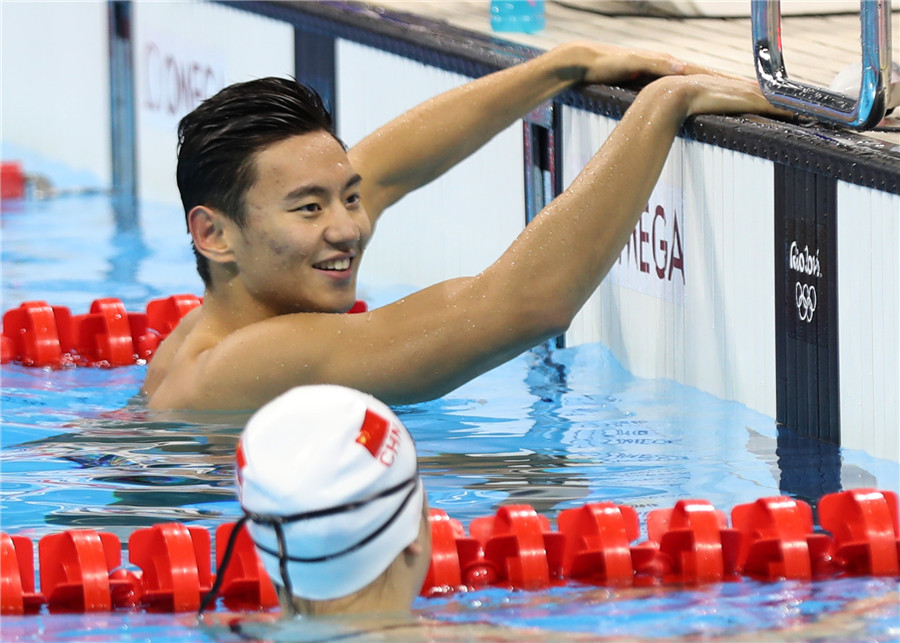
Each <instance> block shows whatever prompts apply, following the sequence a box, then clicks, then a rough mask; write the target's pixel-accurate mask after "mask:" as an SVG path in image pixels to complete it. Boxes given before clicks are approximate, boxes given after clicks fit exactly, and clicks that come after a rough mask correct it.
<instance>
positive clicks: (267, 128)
mask: <svg viewBox="0 0 900 643" xmlns="http://www.w3.org/2000/svg"><path fill="white" fill-rule="evenodd" d="M317 131H325V132H328V133H329V134H331V135H332V136H334V138H335V140H338V142H340V139H338V138H337V135H336V134H335V132H334V122H333V119H332V117H331V114H329V113H328V110H327V109H326V108H325V105H324V103H323V101H322V98H321V97H320V96H319V94H317V93H316V92H315V90H313V89H311V88H309V87H306V86H305V85H303V84H301V83H299V82H297V81H296V80H294V79H292V78H276V77H267V78H260V79H257V80H251V81H247V82H243V83H236V84H234V85H229V86H228V87H226V88H225V89H223V90H221V91H220V92H218V93H217V94H215V95H213V96H211V97H210V98H208V99H206V100H205V101H203V102H202V103H201V104H200V105H199V106H198V107H197V108H196V109H194V110H193V111H192V112H190V113H189V114H187V115H186V116H185V117H184V118H182V119H181V121H180V122H179V124H178V167H177V170H176V178H177V181H178V190H179V192H180V193H181V203H182V205H183V206H184V213H185V220H187V215H188V213H189V212H190V211H191V209H192V208H194V207H195V206H197V205H205V206H207V207H211V208H215V209H216V210H219V211H220V212H222V213H223V214H224V215H225V216H227V217H228V218H229V219H231V220H233V221H234V222H235V223H237V224H238V225H239V226H241V227H243V226H244V225H245V224H246V208H245V205H246V204H245V196H246V194H247V191H248V190H249V189H250V188H251V187H252V186H253V184H254V183H255V182H256V178H257V176H256V167H255V163H254V159H255V156H256V154H257V153H258V152H260V151H262V150H263V149H264V148H266V147H268V146H270V145H272V144H274V143H277V142H279V141H282V140H285V139H287V138H290V137H292V136H296V135H300V134H308V133H311V132H317ZM341 144H342V145H343V143H341ZM194 256H195V257H196V259H197V272H199V273H200V277H201V278H202V279H203V282H204V284H206V285H207V286H209V285H210V272H209V262H208V261H207V259H206V257H204V256H203V255H202V254H200V253H199V252H197V249H196V248H194Z"/></svg>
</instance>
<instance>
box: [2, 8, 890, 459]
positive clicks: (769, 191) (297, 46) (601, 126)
mask: <svg viewBox="0 0 900 643" xmlns="http://www.w3.org/2000/svg"><path fill="white" fill-rule="evenodd" d="M2 11H3V33H2V36H3V45H2V46H3V69H2V77H3V93H2V110H3V112H2V113H3V133H2V138H3V141H4V142H10V143H15V144H17V145H21V146H23V147H26V148H28V149H33V150H35V151H37V152H39V153H43V154H46V155H48V156H52V157H53V158H55V159H58V160H60V161H63V162H65V163H67V164H69V165H71V166H73V167H76V168H79V169H85V170H88V171H90V172H92V173H93V174H94V175H95V176H96V177H97V180H98V181H100V182H101V183H104V184H108V183H109V182H112V181H113V178H114V177H113V172H112V167H114V166H121V165H122V163H123V161H122V159H121V157H122V155H123V154H126V155H127V151H126V152H122V151H121V150H120V151H118V152H115V153H114V152H111V151H110V150H111V148H112V145H111V140H113V138H115V139H116V140H119V139H120V138H121V137H122V136H123V134H122V133H121V132H122V131H123V127H124V130H125V135H127V134H128V117H129V115H130V116H132V117H133V123H134V125H133V127H132V130H133V131H132V132H131V135H132V138H133V139H134V141H135V145H134V149H133V150H132V153H133V155H134V160H135V176H134V180H135V183H136V185H137V195H138V196H139V197H140V198H141V199H143V200H149V201H157V202H163V203H171V204H173V205H174V204H177V203H178V197H177V192H176V190H175V182H174V180H173V177H174V168H175V145H176V141H175V126H176V124H177V120H178V118H179V117H180V116H181V115H182V114H183V113H185V112H186V111H188V110H189V109H191V108H192V107H193V106H194V105H196V104H197V103H198V102H199V100H201V99H202V98H203V97H205V96H207V95H209V94H211V93H213V92H215V91H216V90H217V89H219V88H220V87H222V86H224V85H226V84H229V83H232V82H236V81H241V80H247V79H250V78H253V77H258V76H263V75H297V77H298V78H301V79H303V80H306V81H307V82H310V83H311V84H313V85H314V86H316V87H317V88H318V89H319V91H320V92H322V94H323V96H324V97H325V99H326V101H328V102H329V104H331V105H332V106H333V108H334V110H335V112H336V118H337V123H338V131H339V134H340V135H341V137H342V138H343V139H344V140H345V141H346V142H347V143H348V144H350V145H352V144H353V143H355V142H356V141H358V140H359V139H360V138H361V137H362V136H363V135H365V134H366V133H368V132H370V131H372V130H373V129H374V128H375V127H377V126H378V125H380V124H382V123H384V122H385V121H387V120H388V119H389V118H391V117H392V116H394V115H396V114H397V113H399V112H400V111H401V110H403V109H405V108H407V107H410V106H412V105H414V104H416V103H417V102H419V101H421V100H423V99H424V98H426V97H429V96H432V95H434V94H436V93H437V92H439V91H441V90H444V89H449V88H450V87H453V86H456V85H458V84H460V83H461V82H464V81H465V80H466V79H467V78H469V77H473V76H478V75H481V74H483V73H487V72H489V71H491V70H494V69H499V68H502V67H504V66H507V65H509V64H513V63H514V62H516V61H517V60H520V59H522V58H524V57H527V56H529V55H532V54H533V53H534V51H533V50H529V49H527V48H525V47H522V46H520V45H515V44H512V43H508V42H505V41H502V40H496V39H489V38H485V37H484V36H481V35H478V34H473V33H468V32H464V31H461V30H459V29H456V28H452V27H449V26H447V25H445V24H439V23H433V22H429V21H428V20H426V19H420V18H416V17H412V16H409V15H406V14H394V13H390V12H385V11H374V10H370V9H367V8H365V7H363V6H361V5H356V4H352V3H342V2H334V3H294V2H287V3H271V2H237V3H230V5H229V6H224V4H222V3H208V2H179V3H142V2H121V3H114V4H109V5H107V4H105V3H78V4H77V5H76V4H66V3H61V4H60V3H49V2H31V3H12V4H10V3H4V5H3V9H2ZM110 33H114V34H117V36H118V38H119V39H120V40H121V41H122V42H124V43H126V44H130V49H127V50H126V54H125V55H126V58H125V63H126V66H127V67H130V68H131V70H132V71H133V93H132V94H131V95H130V96H128V95H123V93H122V89H121V85H115V84H114V83H113V85H114V88H113V89H112V90H111V89H110V86H111V82H110V78H111V75H110V69H114V68H115V65H114V64H111V60H112V62H113V63H116V62H117V61H118V63H120V64H121V63H122V60H123V58H122V56H123V54H122V52H121V51H114V52H113V53H112V57H111V54H110V51H111V49H110V47H109V42H110V38H109V34H110ZM35 79H38V80H39V82H35ZM633 95H634V92H633V91H631V90H627V89H618V88H602V87H598V88H590V89H587V90H584V91H577V92H569V93H567V94H565V95H563V96H561V97H560V99H559V100H558V101H557V102H556V103H554V104H553V105H552V106H549V105H548V106H547V107H546V108H545V109H543V110H539V111H538V112H536V113H535V114H533V115H532V116H531V117H529V118H528V119H526V122H525V125H524V127H523V126H522V125H516V126H514V127H511V128H509V129H508V130H507V131H506V132H504V133H502V134H501V135H499V136H498V137H496V138H495V139H494V140H493V141H492V142H491V143H490V144H488V145H487V146H486V147H485V148H484V149H483V150H481V151H480V152H479V153H478V154H476V155H474V156H473V157H472V158H471V159H469V160H467V161H466V162H464V163H462V164H461V165H460V166H458V167H457V168H454V169H453V170H452V171H451V172H449V173H448V174H447V175H446V176H445V177H443V178H441V179H440V180H438V181H436V182H435V183H434V184H432V185H431V186H429V187H428V188H426V189H423V190H421V191H420V192H418V193H416V194H413V195H410V196H409V197H407V198H406V199H405V200H404V201H402V202H401V203H399V204H398V205H397V206H395V207H394V208H393V209H392V212H391V216H389V217H385V219H384V222H383V224H380V228H379V234H378V235H377V236H376V241H375V242H373V244H372V245H371V247H370V250H369V252H368V253H367V258H366V268H365V271H364V273H363V274H364V278H365V279H364V283H369V284H373V285H374V284H408V285H409V286H410V287H418V286H424V285H427V284H430V283H433V282H434V281H436V280H440V279H446V278H450V277H454V276H458V275H462V274H472V273H475V272H477V271H479V270H481V269H483V268H484V267H485V266H487V265H488V264H489V263H490V262H491V261H493V260H494V259H495V258H496V257H497V256H498V255H499V254H500V253H501V252H502V251H503V250H504V249H505V248H506V247H507V246H508V244H509V243H510V242H511V240H512V239H513V238H514V236H515V235H516V234H518V233H519V232H520V231H521V230H522V228H523V227H524V225H525V224H526V221H527V220H528V218H529V217H530V216H531V215H533V213H534V212H535V211H536V210H538V209H539V208H540V205H541V204H542V203H544V202H546V201H547V200H548V199H549V198H551V197H552V196H553V194H556V193H558V192H559V191H560V190H561V189H564V187H565V186H566V185H568V183H569V182H570V181H571V180H572V179H573V178H574V176H575V175H576V173H577V172H578V171H579V170H580V169H581V167H583V165H584V163H585V162H586V161H587V159H588V158H590V156H591V155H592V154H593V153H594V152H595V151H596V149H597V148H598V147H599V146H600V144H601V143H602V142H603V140H604V139H605V138H606V136H607V135H608V133H609V131H610V130H611V128H612V127H613V126H614V125H615V123H616V121H617V119H618V118H619V117H620V116H621V113H622V111H623V110H624V109H625V107H627V105H628V104H629V103H630V100H631V99H632V98H633ZM59 102H63V103H64V104H65V105H66V109H65V110H59V109H58V105H57V103H59ZM60 114H62V115H63V116H62V117H60ZM116 127H117V128H118V129H117V130H116V131H117V132H119V133H118V134H117V135H116V136H115V137H113V135H112V134H111V132H112V131H113V128H116ZM117 155H118V157H117ZM484 177H490V180H485V178H484ZM157 225H158V223H157ZM171 225H173V226H183V221H182V217H181V215H180V214H179V213H178V211H177V208H173V214H172V221H171ZM102 294H103V293H98V296H99V295H102ZM898 337H900V154H898V152H897V150H895V149H889V148H888V146H880V147H879V146H875V145H872V144H871V142H870V141H869V140H868V139H863V138H862V137H859V136H856V135H854V134H852V133H847V132H835V131H834V130H830V129H827V128H824V127H818V126H804V127H801V126H798V125H796V124H786V123H784V124H783V123H771V122H767V121H764V120H763V119H725V118H720V117H714V116H710V117H703V118H698V119H695V120H693V121H692V122H691V123H689V124H687V125H686V126H685V128H684V129H683V132H682V136H681V138H679V140H678V141H676V144H675V145H674V147H673V150H672V152H671V154H670V156H669V159H668V162H667V164H666V167H665V169H664V171H663V174H662V177H661V179H660V181H659V183H658V185H657V187H656V189H655V191H654V192H653V195H652V196H651V198H650V200H649V203H648V206H647V210H646V212H645V213H644V215H643V217H642V218H641V221H640V223H639V224H638V226H637V228H636V229H635V231H634V234H633V236H632V239H631V241H630V242H629V244H628V246H627V247H626V248H625V250H624V251H623V253H622V255H621V257H620V260H619V262H618V264H617V265H616V266H615V268H614V269H613V271H612V273H611V274H610V275H609V277H608V278H607V279H606V280H605V281H604V283H603V285H602V286H601V287H600V288H599V289H598V291H597V293H595V295H594V296H593V297H592V298H591V299H590V301H589V302H588V303H587V305H586V306H585V308H584V309H583V310H582V312H581V313H580V314H579V315H578V317H577V319H576V320H575V321H574V323H573V324H572V326H571V327H570V329H569V331H568V332H567V333H566V335H565V337H564V338H561V339H560V343H565V344H568V345H576V344H582V343H586V342H597V341H599V342H603V343H604V344H606V345H607V346H609V347H610V349H611V350H612V352H613V354H614V355H615V356H616V358H617V359H619V360H620V362H621V363H622V364H623V365H624V366H625V367H626V368H627V369H629V370H630V371H631V372H633V373H634V374H636V375H638V376H641V377H652V378H657V377H661V378H672V379H674V380H677V381H679V382H682V383H685V384H688V385H691V386H695V387H697V388H699V389H700V390H703V391H706V392H709V393H712V394H714V395H716V396H718V397H721V398H724V399H729V400H736V401H739V402H741V403H743V404H746V405H747V406H748V407H750V408H752V409H754V410H757V411H760V412H762V413H765V414H767V415H770V416H774V417H776V418H777V419H778V421H779V422H781V423H784V424H787V425H788V426H790V427H792V428H794V429H795V430H797V431H798V432H800V433H802V434H806V435H812V436H815V437H819V438H821V439H823V440H827V441H830V442H834V443H838V444H842V445H843V446H845V447H848V448H858V449H863V450H866V451H867V452H869V453H871V454H873V455H877V456H879V457H886V458H890V459H892V460H900V395H898V392H900V344H898Z"/></svg>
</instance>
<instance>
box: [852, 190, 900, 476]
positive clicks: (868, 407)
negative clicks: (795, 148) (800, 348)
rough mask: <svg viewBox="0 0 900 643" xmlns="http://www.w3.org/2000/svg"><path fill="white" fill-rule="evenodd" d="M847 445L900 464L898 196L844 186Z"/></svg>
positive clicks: (899, 245) (899, 237)
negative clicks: (897, 461)
mask: <svg viewBox="0 0 900 643" xmlns="http://www.w3.org/2000/svg"><path fill="white" fill-rule="evenodd" d="M837 211H838V217H837V227H838V242H837V243H838V329H839V333H840V336H839V340H838V352H839V356H840V357H839V359H840V378H841V379H840V391H841V393H840V394H841V443H842V445H843V446H845V447H847V448H851V449H853V448H856V449H864V450H866V451H868V452H869V453H872V454H875V455H878V456H879V457H885V458H890V459H892V460H900V343H898V342H900V340H898V338H900V196H896V195H892V194H887V193H884V192H878V191H876V190H870V189H867V188H863V187H859V186H856V185H851V184H848V183H843V182H838V188H837Z"/></svg>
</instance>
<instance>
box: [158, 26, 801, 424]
mask: <svg viewBox="0 0 900 643" xmlns="http://www.w3.org/2000/svg"><path fill="white" fill-rule="evenodd" d="M695 71H702V70H698V69H696V68H693V67H690V66H689V65H686V64H685V63H682V62H680V61H678V60H676V59H674V58H672V57H671V56H668V55H665V54H656V53H650V52H641V51H632V50H626V49H621V48H617V47H611V46H603V45H596V44H591V43H581V42H578V43H568V44H565V45H561V46H559V47H556V48H554V49H552V50H550V51H549V52H547V53H545V54H542V55H540V56H537V57H535V58H533V59H531V60H529V61H527V62H524V63H522V64H519V65H516V66H514V67H511V68H508V69H505V70H502V71H499V72H496V73H494V74H490V75H487V76H484V77H482V78H479V79H477V80H474V81H472V82H469V83H467V84H465V85H462V86H461V87H458V88H456V89H453V90H450V91H448V92H446V93H444V94H441V95H439V96H437V97H436V98H433V99H431V100H429V101H426V102H425V103H423V104H421V105H419V106H418V107H415V108H413V109H412V110H410V111H409V112H407V113H405V114H403V115H401V116H400V117H398V118H397V119H395V120H393V121H391V122H390V123H388V124H387V125H385V126H383V127H382V128H380V129H378V130H377V131H376V132H374V133H373V134H371V135H370V136H368V137H366V138H365V139H363V140H362V141H361V142H360V143H359V144H357V145H356V146H354V147H353V148H352V149H350V150H346V149H345V147H344V145H343V144H342V143H341V141H340V140H338V138H337V137H336V135H335V133H334V130H333V126H332V122H331V118H330V116H329V115H328V113H327V112H326V110H325V109H324V107H323V105H322V102H321V100H320V99H319V97H318V96H317V95H315V93H314V92H312V91H310V90H309V89H307V88H305V87H303V86H301V85H299V84H298V83H296V82H294V81H291V80H285V79H277V78H264V79H260V80H253V81H248V82H245V83H239V84H236V85H232V86H230V87H227V88H225V89H223V90H222V91H221V92H219V93H218V94H216V95H215V96H213V97H211V98H209V99H208V100H206V101H204V102H203V103H202V104H201V105H200V106H199V107H198V108H197V109H195V110H194V111H193V112H191V113H189V114H188V115H187V116H185V117H184V119H182V121H181V123H180V125H179V158H178V170H177V178H178V186H179V189H180V192H181V198H182V202H183V205H184V210H185V215H186V219H187V225H188V229H189V231H190V234H191V238H192V242H193V247H194V251H195V254H196V257H197V267H198V271H199V272H200V275H201V276H202V278H203V281H204V284H205V293H204V301H203V305H202V306H200V307H198V308H196V309H195V310H193V311H191V313H189V314H188V315H187V316H186V317H185V318H184V319H183V320H182V322H181V323H180V324H179V326H178V327H177V328H176V329H175V331H173V333H172V334H171V335H170V336H169V337H168V338H167V339H166V340H165V341H164V342H163V344H162V345H161V346H160V348H159V350H158V351H157V352H156V354H155V356H154V358H153V361H152V362H151V363H150V366H149V368H148V371H147V376H146V380H145V382H144V386H143V388H142V393H143V395H144V397H145V399H146V400H147V404H148V406H149V408H151V409H170V410H171V409H181V410H191V409H194V410H215V409H218V410H248V411H252V410H253V409H256V408H259V407H260V406H262V405H263V404H265V403H266V402H268V401H269V400H272V399H274V398H275V397H277V396H278V395H280V394H282V393H284V392H285V391H288V390H289V389H291V388H293V387H295V386H298V385H303V384H317V383H332V384H341V385H344V386H348V387H351V388H354V389H358V390H362V391H365V392H367V393H370V394H372V395H374V396H376V397H377V398H378V399H380V400H382V401H384V402H385V403H387V404H401V403H414V402H419V401H423V400H428V399H433V398H436V397H439V396H441V395H444V394H445V393H447V392H449V391H451V390H453V389H454V388H456V387H458V386H460V385H462V384H463V383H465V382H467V381H468V380H470V379H472V378H473V377H475V376H477V375H479V374H481V373H483V372H485V371H487V370H489V369H491V368H493V367H495V366H498V365H499V364H502V363H503V362H505V361H507V360H509V359H511V358H513V357H515V356H516V355H518V354H519V353H521V352H523V351H525V350H528V349H529V348H532V347H533V346H535V345H537V344H539V343H540V342H542V341H543V340H545V339H548V338H552V337H555V336H558V335H560V334H561V333H563V332H565V330H566V329H567V328H568V326H569V324H570V323H571V321H572V319H573V318H574V317H575V315H576V314H577V312H578V311H579V310H580V309H581V307H582V305H583V304H584V302H585V301H586V300H587V299H588V297H590V295H591V294H592V293H593V292H594V290H595V289H596V288H597V286H598V285H599V284H600V282H601V280H602V279H603V277H604V276H605V275H606V273H607V272H608V271H609V269H610V267H611V266H612V265H613V263H614V262H615V260H616V258H617V257H618V256H619V253H620V251H621V249H622V248H623V247H624V245H625V243H626V241H627V239H628V237H629V235H630V234H631V231H632V230H633V229H634V226H635V224H636V223H637V221H638V218H639V216H640V214H641V211H642V209H643V207H644V206H645V204H646V203H647V199H648V198H649V195H650V192H651V191H652V189H653V187H654V185H655V183H656V181H657V179H658V177H659V174H660V172H661V170H662V167H663V164H664V162H665V160H666V157H667V155H668V152H669V149H670V147H671V145H672V142H673V141H674V139H675V136H676V134H677V133H678V129H679V128H680V126H681V124H682V122H683V121H684V119H685V118H687V117H689V116H692V115H695V114H706V113H723V114H730V113H758V114H768V115H783V114H785V112H782V111H780V110H777V109H775V108H773V107H772V106H771V105H770V104H769V103H768V101H766V99H765V98H764V97H763V95H762V93H761V92H760V90H759V88H758V86H757V85H756V83H755V82H754V81H748V80H740V79H736V78H729V77H724V76H715V75H706V74H692V73H691V72H695ZM635 76H662V77H661V78H658V79H657V80H654V81H653V82H651V83H649V84H648V85H647V86H646V87H644V88H643V89H642V90H641V91H640V92H639V94H638V95H637V97H636V99H635V100H634V103H633V104H632V105H631V107H630V108H629V109H628V111H627V112H626V114H625V116H624V117H623V119H622V121H621V122H620V123H619V124H618V125H617V127H616V128H615V130H614V131H613V133H612V134H611V135H610V137H609V138H608V139H607V141H606V142H605V143H604V144H603V146H602V148H601V149H600V150H599V152H598V153H597V154H596V155H595V156H594V158H593V159H592V160H591V161H589V162H588V164H587V165H586V167H585V168H584V169H583V170H582V172H581V173H580V175H579V176H578V177H577V178H576V179H575V181H574V182H573V183H572V185H571V186H570V187H569V188H568V189H567V190H565V192H564V193H563V194H561V195H560V196H558V197H557V198H556V199H555V200H554V201H553V202H552V203H550V204H549V205H548V206H547V207H545V208H544V209H543V210H542V211H541V212H540V213H539V214H538V216H537V217H535V219H534V220H533V221H532V222H531V223H530V224H529V225H528V226H527V228H526V229H525V230H524V231H523V232H522V233H521V234H520V235H519V236H518V238H516V239H515V240H514V241H513V243H512V245H510V247H509V248H508V250H507V251H506V252H504V253H503V254H502V255H501V256H500V257H499V258H498V259H497V260H496V261H495V262H494V263H493V264H492V265H490V266H489V267H488V268H487V269H485V270H484V271H483V272H482V273H480V274H478V275H475V276H472V277H464V278H458V279H452V280H448V281H445V282H442V283H439V284H436V285H434V286H431V287H428V288H425V289H424V290H421V291H418V292H415V293H413V294H411V295H409V296H407V297H404V298H403V299H401V300H400V301H397V302H395V303H392V304H389V305H387V306H383V307H381V308H378V309H376V310H373V311H371V312H368V313H365V314H360V315H343V314H337V313H344V312H346V311H347V310H349V309H350V307H351V306H352V305H353V303H354V302H355V300H356V281H357V275H358V271H359V268H360V261H361V259H362V256H363V252H364V250H365V247H366V244H367V243H368V241H369V239H370V237H371V236H372V232H373V229H374V226H375V223H376V221H377V220H378V218H379V217H380V216H381V214H382V212H384V211H385V210H386V209H387V208H388V207H389V206H390V205H391V204H393V203H395V202H397V201H398V200H399V199H401V198H402V197H403V196H404V195H406V194H408V193H409V192H411V191H413V190H416V189H417V188H419V187H421V186H423V185H425V184H427V183H429V182H430V181H432V180H433V179H435V178H436V177H438V176H440V175H441V174H443V173H444V172H446V171H447V170H448V169H450V168H451V167H453V166H454V165H456V164H457V163H458V162H460V161H462V160H463V159H465V158H466V157H467V156H469V155H470V154H472V153H473V152H474V151H476V150H477V149H479V148H480V147H481V146H483V145H484V144H485V143H486V142H488V141H489V140H490V139H491V138H492V137H493V136H494V135H496V134H497V133H499V132H500V131H502V130H504V129H505V128H506V127H507V126H509V125H511V124H512V123H513V122H515V121H516V120H517V119H519V118H521V117H522V116H524V115H525V114H527V113H528V112H529V111H530V110H531V109H532V108H534V107H535V106H537V105H539V104H541V103H543V102H544V101H546V100H548V99H550V98H552V97H553V96H554V95H556V94H558V93H559V92H561V91H563V90H565V89H567V88H569V87H572V86H573V85H576V84H579V83H615V82H618V81H622V80H628V79H632V78H634V77H635ZM373 100H377V98H376V97H373ZM472 207H476V208H477V207H478V204H477V203H473V204H472ZM427 215H428V213H427V212H424V213H422V216H427ZM485 215H486V216H489V215H490V213H488V212H486V213H485ZM477 233H478V231H477V230H473V234H477Z"/></svg>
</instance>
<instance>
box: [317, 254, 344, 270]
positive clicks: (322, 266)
mask: <svg viewBox="0 0 900 643" xmlns="http://www.w3.org/2000/svg"><path fill="white" fill-rule="evenodd" d="M350 262H351V258H350V257H344V258H343V259H331V260H329V261H323V262H321V263H317V264H315V266H314V267H315V268H318V269H319V270H336V271H342V270H347V269H349V268H350Z"/></svg>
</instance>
